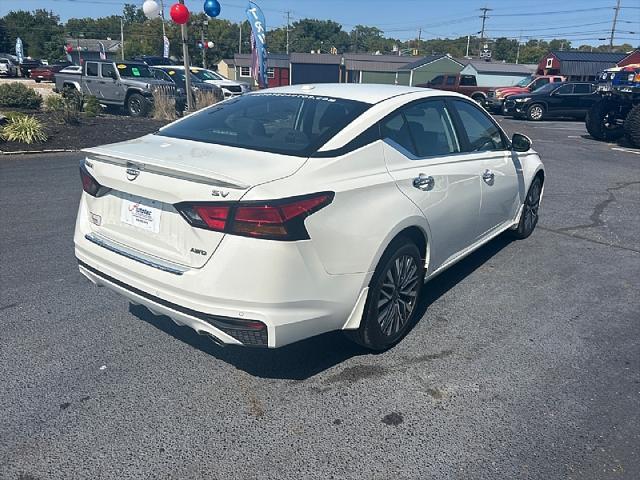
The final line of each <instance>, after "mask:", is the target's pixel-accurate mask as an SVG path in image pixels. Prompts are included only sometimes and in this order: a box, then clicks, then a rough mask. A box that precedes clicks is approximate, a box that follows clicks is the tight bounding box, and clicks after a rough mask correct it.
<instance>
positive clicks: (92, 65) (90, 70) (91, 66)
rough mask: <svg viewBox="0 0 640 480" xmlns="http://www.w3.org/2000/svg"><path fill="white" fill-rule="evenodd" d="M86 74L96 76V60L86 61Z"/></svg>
mask: <svg viewBox="0 0 640 480" xmlns="http://www.w3.org/2000/svg"><path fill="white" fill-rule="evenodd" d="M87 76H88V77H97V76H98V64H97V63H96V62H87Z"/></svg>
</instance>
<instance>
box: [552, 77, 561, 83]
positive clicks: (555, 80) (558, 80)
mask: <svg viewBox="0 0 640 480" xmlns="http://www.w3.org/2000/svg"><path fill="white" fill-rule="evenodd" d="M559 82H562V77H553V83H559Z"/></svg>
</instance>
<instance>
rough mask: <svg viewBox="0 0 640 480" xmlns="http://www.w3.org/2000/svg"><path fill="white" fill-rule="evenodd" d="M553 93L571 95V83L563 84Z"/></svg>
mask: <svg viewBox="0 0 640 480" xmlns="http://www.w3.org/2000/svg"><path fill="white" fill-rule="evenodd" d="M553 93H555V94H556V95H571V94H572V93H573V85H563V86H561V87H560V88H558V89H557V90H555V91H554V92H553Z"/></svg>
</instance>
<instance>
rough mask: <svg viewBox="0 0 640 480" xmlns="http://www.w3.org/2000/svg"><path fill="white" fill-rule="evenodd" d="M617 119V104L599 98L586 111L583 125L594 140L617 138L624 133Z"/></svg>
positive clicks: (618, 109) (618, 115)
mask: <svg viewBox="0 0 640 480" xmlns="http://www.w3.org/2000/svg"><path fill="white" fill-rule="evenodd" d="M619 119H620V107H619V105H618V104H617V103H616V102H612V101H611V100H601V101H599V102H598V103H596V104H595V105H594V106H593V107H591V110H589V111H588V112H587V117H586V119H585V125H586V127H587V131H588V132H589V135H591V136H592V137H593V138H595V139H596V140H604V141H611V140H617V139H619V138H621V137H622V136H623V135H624V128H623V127H622V125H619V122H618V120H619Z"/></svg>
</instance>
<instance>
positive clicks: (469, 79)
mask: <svg viewBox="0 0 640 480" xmlns="http://www.w3.org/2000/svg"><path fill="white" fill-rule="evenodd" d="M460 85H461V86H463V87H475V86H477V82H476V77H474V76H473V75H462V76H461V77H460Z"/></svg>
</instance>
